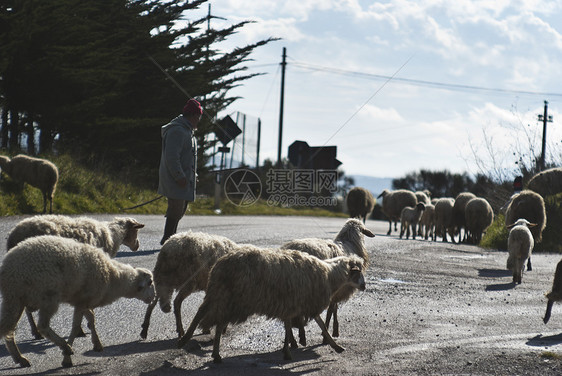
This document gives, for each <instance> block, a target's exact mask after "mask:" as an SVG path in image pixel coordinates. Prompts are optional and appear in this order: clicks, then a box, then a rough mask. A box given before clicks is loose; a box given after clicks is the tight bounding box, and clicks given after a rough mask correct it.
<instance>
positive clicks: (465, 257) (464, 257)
mask: <svg viewBox="0 0 562 376" xmlns="http://www.w3.org/2000/svg"><path fill="white" fill-rule="evenodd" d="M441 258H444V259H446V258H454V259H462V260H473V259H482V258H488V256H486V255H466V256H465V255H443V256H441Z"/></svg>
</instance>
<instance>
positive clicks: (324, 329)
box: [314, 315, 345, 353]
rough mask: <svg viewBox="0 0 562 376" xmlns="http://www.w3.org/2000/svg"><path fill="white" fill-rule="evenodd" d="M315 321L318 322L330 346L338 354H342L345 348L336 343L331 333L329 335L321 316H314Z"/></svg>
mask: <svg viewBox="0 0 562 376" xmlns="http://www.w3.org/2000/svg"><path fill="white" fill-rule="evenodd" d="M314 321H316V323H317V324H318V326H319V327H320V330H322V334H323V335H324V339H325V340H327V341H328V343H329V344H330V346H332V348H333V349H334V350H336V352H338V353H341V352H342V351H343V350H345V348H343V347H341V346H340V345H338V344H337V343H336V341H334V339H333V338H332V336H330V333H328V330H327V329H326V325H324V321H322V319H321V318H320V316H319V315H316V316H314Z"/></svg>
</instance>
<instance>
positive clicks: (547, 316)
mask: <svg viewBox="0 0 562 376" xmlns="http://www.w3.org/2000/svg"><path fill="white" fill-rule="evenodd" d="M553 304H554V300H551V299H548V303H546V312H545V313H544V318H543V319H542V321H543V322H544V323H545V324H546V323H547V322H548V320H550V313H551V311H552V305H553Z"/></svg>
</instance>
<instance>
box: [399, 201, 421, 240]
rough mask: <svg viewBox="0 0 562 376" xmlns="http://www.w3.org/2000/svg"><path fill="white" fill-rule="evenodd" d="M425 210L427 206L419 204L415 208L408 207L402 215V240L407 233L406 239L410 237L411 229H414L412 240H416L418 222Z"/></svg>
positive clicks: (403, 210)
mask: <svg viewBox="0 0 562 376" xmlns="http://www.w3.org/2000/svg"><path fill="white" fill-rule="evenodd" d="M424 210H425V204H424V203H423V202H418V203H417V204H416V206H415V207H411V206H406V207H405V208H404V209H402V213H400V239H402V235H404V232H406V239H408V238H409V237H410V229H412V239H416V232H417V226H418V222H419V221H420V218H421V216H422V214H423V212H424Z"/></svg>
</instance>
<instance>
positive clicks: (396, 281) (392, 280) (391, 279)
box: [380, 278, 408, 283]
mask: <svg viewBox="0 0 562 376" xmlns="http://www.w3.org/2000/svg"><path fill="white" fill-rule="evenodd" d="M380 281H381V282H383V283H408V282H406V281H401V280H399V279H395V278H385V279H381V280H380Z"/></svg>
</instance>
